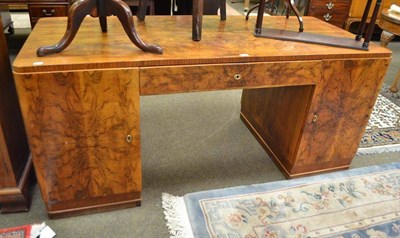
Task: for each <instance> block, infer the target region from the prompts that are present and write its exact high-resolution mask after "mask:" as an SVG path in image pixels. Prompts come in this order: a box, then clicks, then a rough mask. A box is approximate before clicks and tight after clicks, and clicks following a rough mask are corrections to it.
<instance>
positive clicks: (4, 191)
mask: <svg viewBox="0 0 400 238" xmlns="http://www.w3.org/2000/svg"><path fill="white" fill-rule="evenodd" d="M0 27H1V29H3V28H2V27H3V26H2V22H1V16H0ZM0 45H1V48H0V72H1V74H0V206H1V212H2V213H6V212H19V211H27V210H28V208H29V205H30V196H29V183H30V175H31V174H32V161H31V157H30V152H29V147H28V142H27V139H26V134H25V129H24V124H23V121H22V116H21V110H20V107H19V104H18V98H17V93H16V90H15V85H14V80H13V76H12V72H11V64H10V59H9V57H8V51H7V47H6V46H7V44H6V38H5V36H4V33H3V31H1V32H0Z"/></svg>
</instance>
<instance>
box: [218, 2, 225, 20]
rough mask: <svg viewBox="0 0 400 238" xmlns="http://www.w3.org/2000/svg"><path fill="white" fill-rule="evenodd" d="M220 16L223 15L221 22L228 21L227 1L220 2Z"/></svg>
mask: <svg viewBox="0 0 400 238" xmlns="http://www.w3.org/2000/svg"><path fill="white" fill-rule="evenodd" d="M219 14H220V15H221V21H225V20H226V0H219Z"/></svg>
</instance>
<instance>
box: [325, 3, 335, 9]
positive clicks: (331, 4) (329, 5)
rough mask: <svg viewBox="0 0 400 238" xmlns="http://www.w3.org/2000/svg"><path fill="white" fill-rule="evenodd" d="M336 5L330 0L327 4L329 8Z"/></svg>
mask: <svg viewBox="0 0 400 238" xmlns="http://www.w3.org/2000/svg"><path fill="white" fill-rule="evenodd" d="M334 6H335V4H333V3H332V2H328V3H327V4H326V8H328V9H329V10H331V9H332V8H333V7H334Z"/></svg>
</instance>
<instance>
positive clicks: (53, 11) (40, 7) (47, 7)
mask: <svg viewBox="0 0 400 238" xmlns="http://www.w3.org/2000/svg"><path fill="white" fill-rule="evenodd" d="M28 10H29V17H30V20H31V25H32V28H33V27H34V26H35V24H36V22H37V21H38V20H39V18H42V17H62V16H68V4H29V5H28Z"/></svg>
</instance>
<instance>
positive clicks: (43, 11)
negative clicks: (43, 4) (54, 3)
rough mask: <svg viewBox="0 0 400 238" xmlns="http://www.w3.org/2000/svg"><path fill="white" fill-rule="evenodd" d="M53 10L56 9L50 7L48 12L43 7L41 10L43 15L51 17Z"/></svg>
mask: <svg viewBox="0 0 400 238" xmlns="http://www.w3.org/2000/svg"><path fill="white" fill-rule="evenodd" d="M55 12H56V10H54V9H51V10H50V11H49V12H47V10H46V9H43V10H42V13H43V15H44V16H46V17H51V16H53V14H54V13H55Z"/></svg>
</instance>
